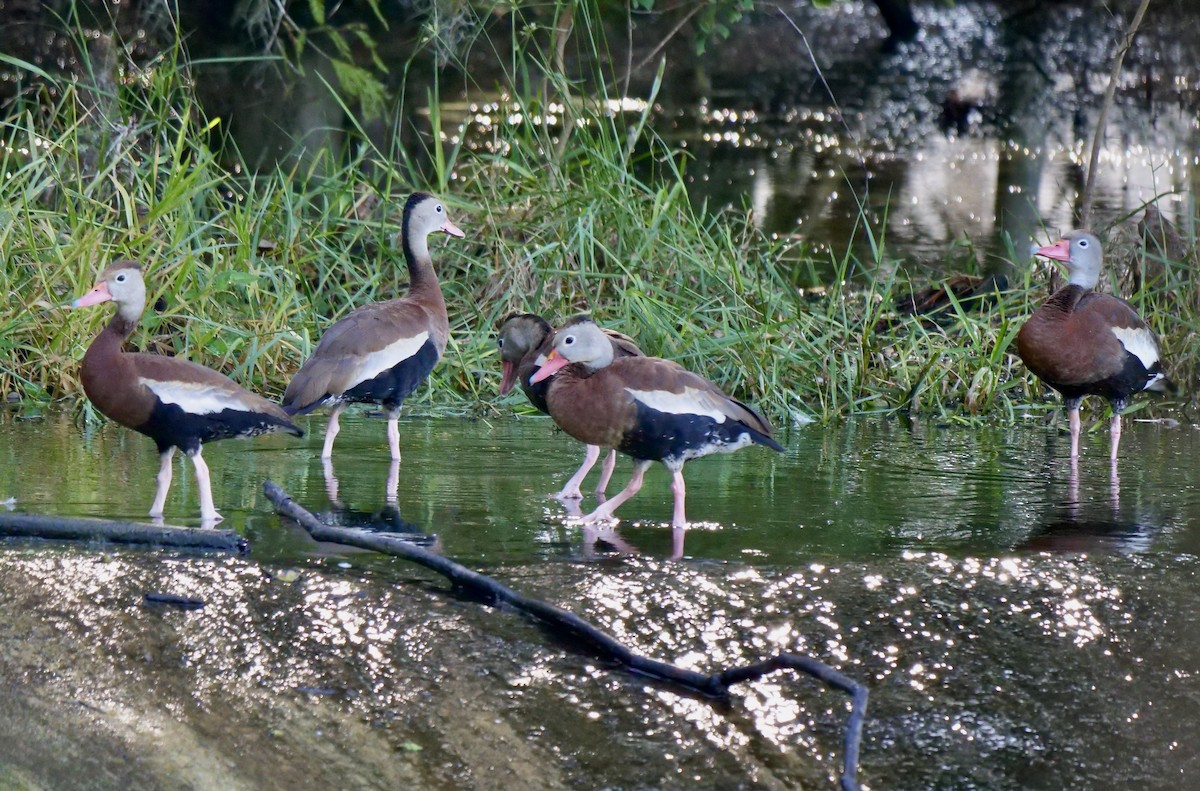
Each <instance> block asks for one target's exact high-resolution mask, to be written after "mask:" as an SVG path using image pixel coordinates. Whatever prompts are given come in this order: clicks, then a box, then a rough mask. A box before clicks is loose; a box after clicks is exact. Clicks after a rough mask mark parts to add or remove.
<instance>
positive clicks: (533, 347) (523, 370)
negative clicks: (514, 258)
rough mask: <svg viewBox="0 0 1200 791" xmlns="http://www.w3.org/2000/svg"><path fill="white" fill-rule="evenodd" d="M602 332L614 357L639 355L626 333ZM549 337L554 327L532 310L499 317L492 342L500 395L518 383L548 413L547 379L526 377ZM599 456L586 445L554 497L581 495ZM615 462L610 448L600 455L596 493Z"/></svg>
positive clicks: (547, 348) (601, 489) (535, 366)
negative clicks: (500, 369) (496, 351)
mask: <svg viewBox="0 0 1200 791" xmlns="http://www.w3.org/2000/svg"><path fill="white" fill-rule="evenodd" d="M604 334H605V335H607V336H608V339H609V341H611V342H612V347H613V357H614V358H618V359H619V358H621V357H642V356H643V355H642V350H641V349H639V348H638V346H637V344H636V343H634V342H633V339H632V338H630V337H629V336H627V335H622V334H621V333H619V332H615V331H613V330H604ZM553 341H554V328H553V327H551V326H550V322H548V321H546V320H545V319H543V318H542V317H541V316H538V315H536V314H533V313H513V314H510V315H509V316H506V317H505V318H504V319H502V320H501V322H500V332H499V334H497V336H496V345H497V346H498V347H499V348H500V362H501V364H502V365H503V369H504V372H503V375H502V376H501V379H500V395H505V394H507V393H508V391H509V390H512V388H513V385H514V384H516V383H520V385H521V390H522V391H524V393H525V397H526V398H528V399H529V403H531V404H533V406H534V408H535V409H537V410H538V411H539V412H545V413H547V414H549V411H550V410H549V409H548V408H547V406H546V390H547V389H548V388H549V386H550V383H549V382H546V381H541V382H538V383H537V384H530V383H529V377H530V376H532V375H533V372H534V371H536V370H537V369H538V367H539V366H541V365H542V363H544V362H545V361H546V357H547V355H549V354H550V345H551V344H552V343H553ZM599 457H600V448H599V447H597V446H595V445H588V446H587V451H586V453H585V454H584V457H583V464H582V465H580V467H579V469H578V470H577V471H576V472H575V474H574V475H572V476H571V478H570V480H568V481H567V482H566V483H565V484H564V485H563V488H562V490H561V491H559V492H558V494H555V495H554V497H556V498H558V499H560V500H573V499H579V498H581V497H583V492H582V491H581V490H580V485H581V484H582V483H583V479H584V478H585V477H587V474H588V472H590V471H591V469H592V467H593V465H595V463H596V459H598V458H599ZM616 464H617V451H616V450H615V449H614V450H612V451H610V452H609V454H608V456H606V457H605V459H604V464H603V466H602V467H601V471H600V480H599V481H598V482H597V483H596V494H604V490H605V489H606V488H608V481H609V479H610V478H611V477H612V473H613V468H614V467H616Z"/></svg>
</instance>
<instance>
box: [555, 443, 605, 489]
mask: <svg viewBox="0 0 1200 791" xmlns="http://www.w3.org/2000/svg"><path fill="white" fill-rule="evenodd" d="M599 457H600V448H598V447H597V446H595V445H588V446H587V451H586V452H585V453H584V455H583V464H581V465H579V469H578V470H576V471H575V474H574V475H572V476H571V478H570V480H568V481H567V482H566V483H564V484H563V488H562V489H561V490H560V491H559V493H558V494H556V495H554V496H555V497H556V498H557V499H559V500H579V499H581V498H582V497H583V492H582V491H580V488H579V486H580V484H582V483H583V479H584V478H586V477H587V474H588V473H589V472H591V471H592V466H593V465H594V464H595V463H596V459H598V458H599Z"/></svg>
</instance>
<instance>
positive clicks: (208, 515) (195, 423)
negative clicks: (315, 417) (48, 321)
mask: <svg viewBox="0 0 1200 791" xmlns="http://www.w3.org/2000/svg"><path fill="white" fill-rule="evenodd" d="M110 300H111V301H112V302H115V303H117V312H116V313H115V314H114V315H113V317H112V320H111V321H109V322H108V325H107V326H105V328H104V329H103V330H101V332H100V334H99V335H97V336H96V339H95V340H94V341H92V344H91V345H90V346H89V347H88V350H87V352H86V353H85V354H84V355H83V367H82V369H81V371H80V378H81V379H82V381H83V392H84V393H85V394H87V397H88V400H90V401H91V402H92V404H94V405H95V407H96V409H98V410H100V413H101V414H103V415H104V416H105V417H107V418H109V419H111V420H115V421H116V422H117V423H120V424H121V425H122V426H125V427H127V428H131V429H133V430H134V431H138V432H140V433H142V434H145V435H146V436H148V437H150V438H151V439H152V440H154V443H155V444H156V445H157V446H158V454H159V461H160V464H159V471H158V491H157V492H156V494H155V496H154V504H153V505H152V506H151V507H150V516H153V517H161V516H162V513H163V506H164V505H165V504H166V501H167V490H168V489H169V488H170V487H171V459H172V458H173V457H174V455H175V449H176V448H179V449H180V450H182V451H183V452H184V453H186V454H187V455H188V457H189V458H190V459H191V460H192V466H193V467H194V468H195V470H196V484H197V486H198V488H199V490H200V518H201V521H202V522H204V523H207V524H213V523H216V522H218V521H220V520H221V518H222V517H221V515H220V514H219V513H217V509H216V506H214V505H213V496H212V484H211V482H210V477H209V472H208V465H207V464H205V462H204V459H203V457H202V456H201V455H200V448H201V446H202V445H203V444H204V443H205V442H213V441H215V440H219V439H229V438H233V437H255V436H258V435H259V434H272V433H275V432H281V431H282V432H287V433H289V434H292V435H294V436H297V437H300V436H304V432H303V431H301V430H300V429H299V428H297V427H296V426H294V425H293V424H292V422H291V421H290V420H289V419H288V416H287V414H286V413H285V412H284V411H283V410H282V409H280V408H279V407H278V406H277V405H275V404H273V403H271V402H270V401H268V400H266V399H265V398H261V397H259V396H257V395H255V394H254V393H251V392H249V391H247V390H244V389H243V388H242V387H241V386H240V385H238V384H237V383H236V382H234V381H233V380H232V379H230V378H229V377H227V376H225V375H224V374H220V373H217V372H216V371H213V370H211V369H208V368H205V367H204V366H202V365H197V364H196V363H193V362H189V361H187V360H181V359H179V358H178V357H164V356H162V355H158V354H138V353H132V352H126V351H123V350H122V347H123V346H124V345H125V341H126V340H127V339H128V338H129V336H130V335H131V334H132V333H133V330H134V328H135V327H137V324H138V320H139V319H140V318H141V316H142V311H143V309H144V308H145V305H146V283H145V281H144V279H143V278H142V268H141V266H139V265H138V264H137V263H136V262H134V261H119V262H117V263H115V264H112V265H111V266H109V267H108V268H107V269H105V270H104V271H103V272H102V273H101V274H100V280H99V283H98V284H97V285H96V287H95V288H94V289H92V290H91V291H90V292H89V293H87V294H85V295H84V296H82V297H80V298H79V299H77V300H75V301H74V302H73V303H71V306H72V307H75V308H82V307H86V306H88V305H98V304H100V303H101V302H108V301H110Z"/></svg>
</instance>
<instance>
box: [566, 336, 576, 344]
mask: <svg viewBox="0 0 1200 791" xmlns="http://www.w3.org/2000/svg"><path fill="white" fill-rule="evenodd" d="M574 342H575V336H574V335H568V336H567V337H565V338H563V346H570V345H571V344H572V343H574Z"/></svg>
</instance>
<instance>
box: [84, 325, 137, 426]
mask: <svg viewBox="0 0 1200 791" xmlns="http://www.w3.org/2000/svg"><path fill="white" fill-rule="evenodd" d="M136 326H137V320H136V319H135V320H133V321H130V320H129V318H128V317H125V316H122V315H121V312H120V311H118V312H117V314H116V315H115V316H113V317H112V319H111V320H110V321H109V322H108V325H107V326H105V328H104V329H103V330H101V331H100V334H99V335H97V336H96V339H95V340H93V341H92V344H91V346H88V349H87V352H86V353H85V354H84V355H83V365H82V366H80V370H79V378H80V381H81V382H82V384H83V392H84V393H86V394H87V397H88V398H89V399H91V401H92V403H94V404H95V405H96V408H97V409H99V410H100V411H101V412H102V413H104V414H105V415H108V416H109V417H114V415H115V414H117V413H118V412H121V410H122V409H125V408H127V407H130V406H131V405H130V404H129V403H128V402H129V400H130V399H129V395H128V392H127V391H126V388H127V386H128V381H129V376H128V375H127V373H126V372H125V367H126V366H127V365H128V362H127V361H126V359H125V358H124V357H123V355H122V352H121V349H122V347H123V346H124V345H125V341H126V339H127V338H129V336H130V335H131V334H132V333H133V330H134V328H135V327H136Z"/></svg>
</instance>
